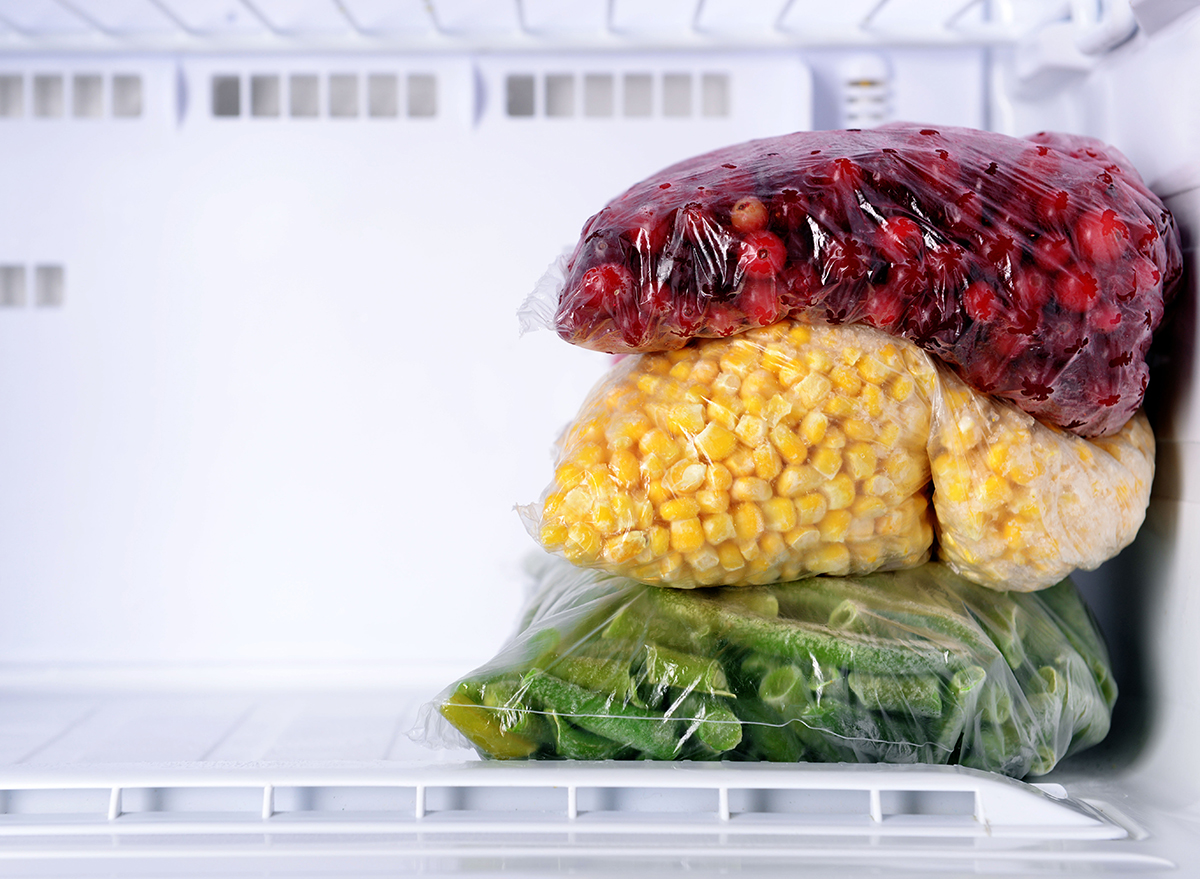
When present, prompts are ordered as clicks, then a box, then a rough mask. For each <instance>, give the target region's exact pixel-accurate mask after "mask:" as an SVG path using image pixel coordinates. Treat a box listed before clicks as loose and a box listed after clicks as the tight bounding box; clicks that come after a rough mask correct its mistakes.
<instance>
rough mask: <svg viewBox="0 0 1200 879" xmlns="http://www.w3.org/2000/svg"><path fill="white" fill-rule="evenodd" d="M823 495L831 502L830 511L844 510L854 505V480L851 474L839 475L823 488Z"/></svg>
mask: <svg viewBox="0 0 1200 879" xmlns="http://www.w3.org/2000/svg"><path fill="white" fill-rule="evenodd" d="M821 494H823V495H825V500H826V501H828V502H829V509H831V510H844V509H846V508H847V507H849V506H850V505H851V504H852V503H854V480H853V479H851V478H850V474H849V473H839V474H838V475H837V476H835V477H833V479H830V480H829V481H828V482H826V483H825V484H824V485H822V486H821Z"/></svg>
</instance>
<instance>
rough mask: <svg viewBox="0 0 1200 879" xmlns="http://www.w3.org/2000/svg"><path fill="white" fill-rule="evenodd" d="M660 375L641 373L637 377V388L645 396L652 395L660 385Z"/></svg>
mask: <svg viewBox="0 0 1200 879" xmlns="http://www.w3.org/2000/svg"><path fill="white" fill-rule="evenodd" d="M662 381H663V380H662V377H661V376H657V375H651V374H649V373H643V374H641V375H639V376H638V377H637V389H638V390H639V391H641V392H642V393H643V394H645V395H646V396H647V397H652V396H654V394H655V393H657V391H658V389H659V387H660V386H661V385H662Z"/></svg>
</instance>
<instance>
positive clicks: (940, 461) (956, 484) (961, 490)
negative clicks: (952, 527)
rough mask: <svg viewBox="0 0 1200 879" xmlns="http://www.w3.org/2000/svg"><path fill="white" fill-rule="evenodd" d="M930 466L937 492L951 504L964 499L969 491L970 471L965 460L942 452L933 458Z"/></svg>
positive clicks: (958, 502)
mask: <svg viewBox="0 0 1200 879" xmlns="http://www.w3.org/2000/svg"><path fill="white" fill-rule="evenodd" d="M932 467H933V481H934V486H935V487H936V490H937V493H938V494H939V495H941V496H942V497H943V498H945V499H946V500H947V501H949V502H950V503H952V504H961V503H963V502H964V501H966V499H967V498H968V497H969V496H970V491H971V473H970V470H969V468H968V467H967V464H966V462H964V461H962V460H961V459H959V458H957V457H955V456H954V455H951V454H950V453H949V452H943V453H942V454H940V455H938V456H937V457H936V458H934V459H933V462H932Z"/></svg>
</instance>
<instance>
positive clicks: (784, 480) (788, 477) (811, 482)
mask: <svg viewBox="0 0 1200 879" xmlns="http://www.w3.org/2000/svg"><path fill="white" fill-rule="evenodd" d="M823 478H824V477H822V476H821V474H820V473H818V472H817V471H816V470H814V469H813V468H812V467H784V468H783V472H782V473H780V474H779V478H778V479H776V480H775V493H776V494H778V495H780V496H781V497H795V496H796V495H798V494H802V493H803V492H806V491H811V490H812V489H814V488H816V487H817V486H818V485H820V483H821V480H822V479H823Z"/></svg>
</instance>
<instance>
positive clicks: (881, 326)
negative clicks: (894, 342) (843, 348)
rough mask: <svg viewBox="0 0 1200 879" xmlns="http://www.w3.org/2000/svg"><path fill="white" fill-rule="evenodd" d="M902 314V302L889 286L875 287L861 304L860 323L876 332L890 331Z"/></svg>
mask: <svg viewBox="0 0 1200 879" xmlns="http://www.w3.org/2000/svg"><path fill="white" fill-rule="evenodd" d="M903 314H904V300H903V299H901V297H900V296H899V295H898V294H897V292H896V291H895V290H893V289H892V288H891V286H887V287H875V288H873V289H872V290H871V292H870V293H869V294H868V295H867V300H866V302H865V303H864V304H863V317H862V321H863V323H865V324H869V325H870V326H873V327H875V328H876V329H878V330H890V329H892V328H893V327H895V326H896V324H897V323H898V322H899V321H900V317H901V316H902V315H903Z"/></svg>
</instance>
